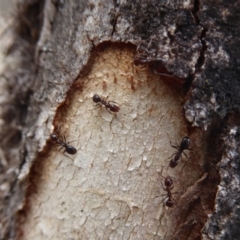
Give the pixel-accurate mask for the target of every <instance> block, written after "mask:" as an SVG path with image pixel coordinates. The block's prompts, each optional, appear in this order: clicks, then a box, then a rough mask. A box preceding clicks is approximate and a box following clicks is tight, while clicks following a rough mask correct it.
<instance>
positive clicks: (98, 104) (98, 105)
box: [94, 103, 102, 109]
mask: <svg viewBox="0 0 240 240" xmlns="http://www.w3.org/2000/svg"><path fill="white" fill-rule="evenodd" d="M101 105H102V104H101V103H97V104H95V105H94V106H95V107H94V109H95V108H99V107H101Z"/></svg>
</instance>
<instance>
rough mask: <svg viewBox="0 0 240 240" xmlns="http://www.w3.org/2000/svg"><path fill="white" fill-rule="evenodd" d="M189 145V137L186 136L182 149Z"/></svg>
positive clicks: (182, 142)
mask: <svg viewBox="0 0 240 240" xmlns="http://www.w3.org/2000/svg"><path fill="white" fill-rule="evenodd" d="M189 145H190V139H189V137H184V138H183V139H182V141H181V148H182V149H188V147H189Z"/></svg>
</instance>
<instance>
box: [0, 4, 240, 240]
mask: <svg viewBox="0 0 240 240" xmlns="http://www.w3.org/2000/svg"><path fill="white" fill-rule="evenodd" d="M239 3H240V2H239V1H228V2H226V3H225V2H220V1H219V2H218V1H196V0H195V1H180V0H179V1H157V0H156V1H154V0H151V1H137V2H135V1H110V0H109V1H101V0H99V1H93V2H91V1H50V0H49V1H45V2H44V3H43V2H42V1H37V0H35V1H27V0H25V1H22V2H21V3H19V5H18V13H17V14H16V16H15V20H14V22H13V25H12V26H11V29H10V30H11V31H10V30H9V31H8V32H7V33H5V34H9V35H10V37H11V38H12V39H13V42H12V44H9V46H8V48H7V49H6V51H5V54H6V65H5V69H4V71H3V72H2V75H1V88H2V91H1V109H2V111H1V119H2V121H1V152H2V153H1V155H0V156H1V162H2V164H1V178H0V184H1V191H2V194H1V213H0V218H1V232H0V234H1V235H0V238H1V239H16V238H17V237H20V236H21V233H22V229H23V227H22V225H23V222H22V221H23V220H24V219H25V216H27V215H28V213H29V211H30V210H29V208H30V204H29V198H30V197H31V196H32V195H34V191H35V185H33V184H31V182H34V183H36V181H34V179H35V177H36V175H41V174H43V175H44V171H43V172H41V170H44V169H41V168H39V169H38V168H36V166H35V167H34V164H35V165H36V161H39V159H41V160H42V159H43V158H44V157H45V156H47V154H48V151H49V149H50V148H51V146H52V144H51V142H48V143H46V139H47V138H48V137H49V134H48V133H47V134H46V132H48V131H49V130H48V129H50V128H51V124H52V123H53V124H54V125H55V128H57V123H58V122H60V121H59V118H60V117H61V114H62V115H63V113H62V112H63V111H67V110H66V107H67V106H68V104H67V101H66V100H67V99H71V95H72V94H73V93H74V91H76V90H78V91H80V92H81V91H82V89H83V88H84V87H83V85H84V84H85V83H84V82H81V80H80V81H79V79H81V78H83V76H85V75H86V74H88V73H89V71H90V70H89V66H91V63H92V58H93V55H92V53H94V51H95V50H96V49H98V47H99V46H100V47H104V43H105V44H106V43H109V44H110V42H112V43H116V44H117V43H121V44H132V45H133V46H135V47H136V54H135V56H134V57H133V61H134V63H135V64H136V65H144V66H148V67H149V69H151V71H152V72H154V74H156V75H159V76H161V77H162V78H163V79H164V80H165V81H166V82H170V83H169V84H171V85H172V86H180V89H181V90H179V91H180V94H183V95H184V114H185V118H186V120H187V121H188V122H189V123H190V125H189V127H188V132H189V134H190V133H191V131H194V127H198V128H200V130H201V132H202V133H201V134H202V135H203V137H202V139H203V140H202V143H203V144H202V146H201V149H202V150H201V151H202V154H203V155H204V164H203V166H202V169H203V173H204V174H203V175H201V176H199V178H198V179H197V180H196V181H195V183H193V184H191V186H189V187H188V188H187V190H186V191H185V193H184V194H183V195H182V196H181V198H180V199H179V201H178V203H177V204H176V207H175V208H174V210H173V213H172V215H171V217H172V219H175V222H174V224H173V229H172V230H173V234H172V235H171V236H170V239H201V238H204V239H238V236H239V234H240V228H239V218H240V217H239V216H240V215H239V212H238V205H239V202H240V201H239V197H238V196H239V192H240V189H239V184H238V183H239V179H240V176H239V131H240V128H239V120H238V118H239V109H240V108H239V107H240V105H239V79H238V76H239V66H238V65H239V60H240V55H239V47H238V46H239V36H240V29H239V16H240V12H239V11H240V8H239V6H240V5H239ZM132 45H131V46H132ZM79 82H80V83H79ZM179 108H180V107H179ZM57 111H58V114H56V112H57ZM59 111H60V113H59ZM56 116H57V117H56ZM55 130H56V129H55ZM201 134H200V135H201ZM46 135H48V136H46ZM167 141H168V140H167ZM45 154H46V155H45ZM5 159H6V162H5ZM40 165H41V164H40ZM37 166H38V165H37ZM36 169H38V171H39V172H40V173H39V172H38V173H36ZM39 181H40V182H41V179H39V178H38V179H37V182H39ZM159 185H160V184H159ZM36 191H37V190H36ZM139 194H141V193H139ZM126 208H127V207H126ZM135 210H136V209H135V206H132V209H131V211H132V212H133V211H135ZM86 221H87V220H86ZM133 222H134V220H133ZM223 222H224V225H223ZM169 226H171V225H169ZM153 235H154V234H153ZM78 236H81V235H78ZM159 236H160V235H159ZM159 236H158V235H157V234H156V235H155V239H160V238H157V237H159ZM118 237H119V236H118ZM138 237H139V236H138ZM73 238H74V237H73ZM79 238H81V237H79ZM108 238H110V236H108ZM119 238H120V237H119ZM128 238H130V239H138V238H137V237H134V236H131V237H129V236H128ZM139 238H140V239H141V234H140V237H139ZM89 239H91V236H89ZM106 239H107V237H106ZM122 239H124V237H122ZM152 239H154V236H152Z"/></svg>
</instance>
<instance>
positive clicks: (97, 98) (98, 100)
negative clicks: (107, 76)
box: [93, 94, 101, 103]
mask: <svg viewBox="0 0 240 240" xmlns="http://www.w3.org/2000/svg"><path fill="white" fill-rule="evenodd" d="M93 101H94V102H95V103H99V102H101V98H100V97H99V96H98V95H97V94H94V95H93Z"/></svg>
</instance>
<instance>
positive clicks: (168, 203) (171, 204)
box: [165, 199, 174, 207]
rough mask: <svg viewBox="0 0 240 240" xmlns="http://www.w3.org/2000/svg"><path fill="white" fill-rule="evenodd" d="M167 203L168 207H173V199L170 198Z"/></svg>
mask: <svg viewBox="0 0 240 240" xmlns="http://www.w3.org/2000/svg"><path fill="white" fill-rule="evenodd" d="M165 204H166V206H167V207H173V204H174V203H173V200H171V199H168V200H167V201H166V202H165Z"/></svg>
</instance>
